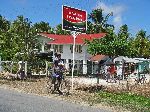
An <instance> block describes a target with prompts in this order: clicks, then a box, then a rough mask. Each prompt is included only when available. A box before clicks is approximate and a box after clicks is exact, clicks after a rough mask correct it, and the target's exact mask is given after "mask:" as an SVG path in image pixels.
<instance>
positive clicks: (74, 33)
mask: <svg viewBox="0 0 150 112" xmlns="http://www.w3.org/2000/svg"><path fill="white" fill-rule="evenodd" d="M71 34H72V36H73V58H72V60H73V65H72V84H71V89H72V91H73V73H74V53H75V44H76V42H75V39H76V36H77V35H76V32H74V31H73V32H71Z"/></svg>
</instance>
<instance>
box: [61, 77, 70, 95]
mask: <svg viewBox="0 0 150 112" xmlns="http://www.w3.org/2000/svg"><path fill="white" fill-rule="evenodd" d="M60 86H61V91H62V92H63V93H64V94H66V95H69V92H70V82H69V81H68V80H66V79H63V80H62V83H61V85H60Z"/></svg>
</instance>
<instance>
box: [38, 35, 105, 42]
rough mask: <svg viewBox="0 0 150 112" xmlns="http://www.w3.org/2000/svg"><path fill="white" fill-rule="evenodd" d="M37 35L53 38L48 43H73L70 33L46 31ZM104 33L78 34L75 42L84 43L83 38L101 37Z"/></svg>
mask: <svg viewBox="0 0 150 112" xmlns="http://www.w3.org/2000/svg"><path fill="white" fill-rule="evenodd" d="M39 35H41V36H44V37H47V38H51V39H53V41H50V42H48V44H73V37H72V35H56V34H48V33H40V34H39ZM105 35H106V33H98V34H80V35H78V36H77V37H76V44H84V39H87V40H93V39H94V38H102V37H104V36H105Z"/></svg>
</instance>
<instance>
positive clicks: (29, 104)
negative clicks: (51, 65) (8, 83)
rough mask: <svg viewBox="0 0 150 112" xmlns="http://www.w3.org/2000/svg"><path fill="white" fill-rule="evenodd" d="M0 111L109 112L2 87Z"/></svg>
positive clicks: (0, 90)
mask: <svg viewBox="0 0 150 112" xmlns="http://www.w3.org/2000/svg"><path fill="white" fill-rule="evenodd" d="M0 112H109V111H107V110H104V109H98V108H92V107H88V106H82V105H79V104H74V103H69V102H67V101H62V100H57V99H54V98H47V97H42V96H37V95H31V94H25V93H20V92H17V91H13V90H8V89H3V88H0Z"/></svg>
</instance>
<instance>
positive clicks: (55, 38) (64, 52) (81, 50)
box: [37, 33, 105, 74]
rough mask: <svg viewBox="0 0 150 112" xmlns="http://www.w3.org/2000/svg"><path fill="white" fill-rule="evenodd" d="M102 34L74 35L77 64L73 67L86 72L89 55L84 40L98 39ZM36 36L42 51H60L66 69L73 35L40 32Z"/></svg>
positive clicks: (71, 49)
mask: <svg viewBox="0 0 150 112" xmlns="http://www.w3.org/2000/svg"><path fill="white" fill-rule="evenodd" d="M104 36H105V33H99V34H80V35H78V36H77V37H76V46H75V63H76V65H77V66H75V69H80V70H82V73H83V74H87V61H88V59H89V58H90V57H91V55H90V54H89V53H88V52H87V45H85V43H84V40H85V39H87V40H93V39H94V38H96V39H99V38H102V37H104ZM37 37H38V39H39V40H40V42H41V43H42V48H41V50H42V52H45V51H46V50H48V51H49V50H51V49H53V50H54V52H59V53H61V57H62V59H63V60H64V63H65V65H66V68H67V69H68V68H69V65H71V63H72V58H73V54H72V53H73V37H72V36H71V35H56V34H47V33H40V34H38V35H37ZM79 65H80V66H79Z"/></svg>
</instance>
